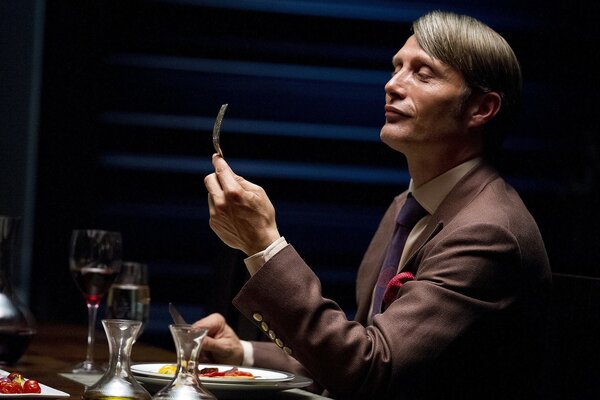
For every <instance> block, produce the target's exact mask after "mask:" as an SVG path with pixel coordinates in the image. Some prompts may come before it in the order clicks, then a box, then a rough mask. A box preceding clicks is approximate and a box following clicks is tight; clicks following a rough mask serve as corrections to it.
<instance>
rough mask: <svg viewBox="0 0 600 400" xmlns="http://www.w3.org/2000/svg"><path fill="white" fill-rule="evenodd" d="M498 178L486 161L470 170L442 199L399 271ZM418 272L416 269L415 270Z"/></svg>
mask: <svg viewBox="0 0 600 400" xmlns="http://www.w3.org/2000/svg"><path fill="white" fill-rule="evenodd" d="M496 178H498V173H497V172H496V171H495V170H494V169H493V168H492V167H490V166H488V165H487V164H485V163H481V164H479V165H478V166H476V167H474V168H473V169H472V170H471V171H469V172H468V173H467V174H466V175H465V176H464V177H463V178H462V179H461V180H460V181H459V182H458V183H457V184H456V185H455V186H454V188H452V190H450V193H448V195H447V196H446V198H445V199H444V200H443V201H442V203H441V204H440V206H439V207H438V209H437V210H436V212H435V213H434V214H433V215H432V216H431V219H430V220H429V222H428V223H427V226H426V227H425V230H424V231H423V233H422V234H421V236H419V237H418V238H417V240H416V241H415V244H414V245H413V246H412V248H411V251H410V254H409V256H408V257H406V259H405V262H404V263H403V264H402V265H401V266H400V269H399V271H402V270H404V268H405V267H406V266H407V265H410V263H411V262H412V260H413V259H414V258H415V256H416V254H417V253H418V252H419V251H420V250H421V248H423V246H424V245H425V244H426V243H428V242H429V241H430V240H431V239H433V238H434V237H435V235H437V234H438V233H439V232H440V231H441V230H442V229H443V227H444V224H448V223H449V222H450V221H451V220H452V219H453V218H454V217H455V216H456V215H457V214H458V213H459V212H460V210H462V209H463V208H464V207H465V206H466V205H468V204H469V203H470V202H471V201H473V199H474V198H475V197H476V196H477V195H478V194H479V193H480V192H481V191H482V190H483V188H484V187H485V186H486V185H487V184H488V183H490V182H491V181H493V180H494V179H496ZM413 272H416V271H413Z"/></svg>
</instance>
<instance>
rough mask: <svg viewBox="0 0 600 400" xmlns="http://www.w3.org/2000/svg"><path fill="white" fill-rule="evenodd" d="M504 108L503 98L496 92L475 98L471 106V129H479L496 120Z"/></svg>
mask: <svg viewBox="0 0 600 400" xmlns="http://www.w3.org/2000/svg"><path fill="white" fill-rule="evenodd" d="M501 106H502V97H500V95H499V94H498V93H496V92H486V93H482V94H480V95H477V96H474V98H473V99H472V100H471V104H470V106H469V119H470V120H469V127H471V128H478V127H481V126H483V125H485V124H486V123H487V122H488V121H489V120H491V119H492V118H494V116H495V115H496V114H498V111H500V107H501Z"/></svg>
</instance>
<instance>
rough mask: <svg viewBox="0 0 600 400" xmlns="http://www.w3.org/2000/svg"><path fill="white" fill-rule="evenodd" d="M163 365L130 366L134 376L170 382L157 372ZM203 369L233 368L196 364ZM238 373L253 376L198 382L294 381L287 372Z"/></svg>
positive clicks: (164, 375)
mask: <svg viewBox="0 0 600 400" xmlns="http://www.w3.org/2000/svg"><path fill="white" fill-rule="evenodd" d="M165 365H169V364H165V363H151V364H150V363H144V364H134V365H132V366H131V372H132V373H133V374H134V375H136V376H140V375H144V376H147V377H152V378H158V379H162V380H167V381H170V380H171V379H173V374H160V373H159V372H158V370H159V369H160V368H162V367H163V366H165ZM203 368H218V369H219V371H221V372H222V371H227V370H229V369H231V368H234V366H233V365H223V364H198V370H201V369H203ZM237 369H239V370H240V371H243V372H250V373H251V374H252V375H254V378H248V379H244V378H223V377H212V378H209V377H204V376H200V377H199V378H200V380H201V381H202V383H207V382H211V383H226V384H228V385H229V384H234V385H240V384H242V385H248V384H262V383H277V382H285V381H291V380H292V379H294V374H290V373H288V372H283V371H274V370H270V369H263V368H249V367H237Z"/></svg>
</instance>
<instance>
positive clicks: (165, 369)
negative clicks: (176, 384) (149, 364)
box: [158, 364, 177, 375]
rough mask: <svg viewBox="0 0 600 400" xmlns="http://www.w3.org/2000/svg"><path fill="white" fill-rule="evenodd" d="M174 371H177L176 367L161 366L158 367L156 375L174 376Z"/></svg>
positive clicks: (170, 365) (171, 365)
mask: <svg viewBox="0 0 600 400" xmlns="http://www.w3.org/2000/svg"><path fill="white" fill-rule="evenodd" d="M175 371H177V365H174V364H166V365H163V366H162V367H160V369H159V370H158V373H159V374H170V375H173V374H175Z"/></svg>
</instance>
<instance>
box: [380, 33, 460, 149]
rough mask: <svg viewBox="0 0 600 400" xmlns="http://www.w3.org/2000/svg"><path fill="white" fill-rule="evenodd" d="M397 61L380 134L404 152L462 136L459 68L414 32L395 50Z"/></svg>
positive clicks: (442, 145)
mask: <svg viewBox="0 0 600 400" xmlns="http://www.w3.org/2000/svg"><path fill="white" fill-rule="evenodd" d="M393 66H394V73H393V74H392V77H391V79H390V80H389V81H388V83H387V84H386V85H385V94H386V96H385V100H386V101H385V103H386V104H385V125H384V126H383V128H382V129H381V140H382V141H383V142H384V143H386V144H387V145H388V146H390V147H391V148H393V149H395V150H397V151H400V152H402V153H404V154H405V155H409V153H410V152H411V151H421V152H423V151H425V152H427V151H428V150H432V149H435V148H436V147H437V148H439V149H450V148H452V147H453V146H455V145H456V144H458V143H457V142H461V141H462V139H461V137H464V135H465V134H466V132H467V121H466V117H465V114H466V113H465V112H464V111H463V108H464V107H463V103H464V94H465V81H464V79H463V77H462V75H461V74H460V72H458V71H457V70H456V69H454V68H452V67H450V66H448V65H446V64H444V63H442V62H441V61H439V60H437V59H434V58H432V57H430V56H429V55H428V54H427V53H426V52H425V51H424V50H423V49H422V48H421V46H419V44H418V43H417V40H416V39H415V37H414V36H411V37H410V38H409V39H408V40H407V41H406V43H405V44H404V46H403V47H402V48H401V49H400V51H398V53H396V55H395V56H394V58H393Z"/></svg>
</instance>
